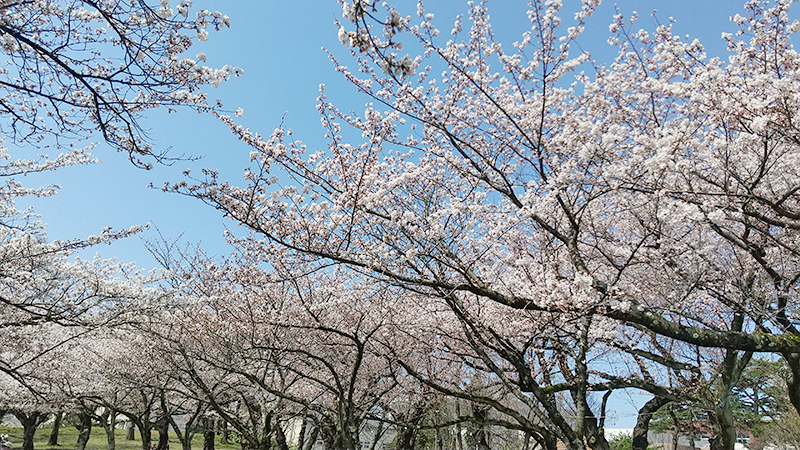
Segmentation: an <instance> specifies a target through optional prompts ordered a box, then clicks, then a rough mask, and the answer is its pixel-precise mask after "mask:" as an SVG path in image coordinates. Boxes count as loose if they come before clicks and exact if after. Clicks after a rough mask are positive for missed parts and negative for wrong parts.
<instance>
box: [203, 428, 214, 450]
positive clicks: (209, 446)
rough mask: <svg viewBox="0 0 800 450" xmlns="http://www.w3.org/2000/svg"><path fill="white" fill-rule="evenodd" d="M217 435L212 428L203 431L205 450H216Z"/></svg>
mask: <svg viewBox="0 0 800 450" xmlns="http://www.w3.org/2000/svg"><path fill="white" fill-rule="evenodd" d="M215 437H216V433H214V430H213V429H211V428H206V429H205V431H203V450H214V438H215Z"/></svg>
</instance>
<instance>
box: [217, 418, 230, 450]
mask: <svg viewBox="0 0 800 450" xmlns="http://www.w3.org/2000/svg"><path fill="white" fill-rule="evenodd" d="M220 422H221V423H222V429H221V430H220V433H219V434H220V436H219V443H220V444H225V445H228V444H229V442H228V422H226V421H224V420H220Z"/></svg>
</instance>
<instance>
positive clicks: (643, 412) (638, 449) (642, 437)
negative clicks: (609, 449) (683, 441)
mask: <svg viewBox="0 0 800 450" xmlns="http://www.w3.org/2000/svg"><path fill="white" fill-rule="evenodd" d="M668 403H669V400H667V399H666V398H664V397H653V398H652V399H650V400H649V401H648V402H647V403H645V404H644V406H642V408H641V409H640V410H639V415H638V416H637V417H636V426H634V427H633V446H632V450H647V445H648V444H649V442H648V441H647V432H648V431H649V430H650V419H652V418H653V414H655V412H656V411H658V410H659V409H661V407H663V406H664V405H666V404H668ZM675 442H676V445H677V442H678V430H675Z"/></svg>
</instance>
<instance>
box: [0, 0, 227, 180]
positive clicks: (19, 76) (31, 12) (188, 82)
mask: <svg viewBox="0 0 800 450" xmlns="http://www.w3.org/2000/svg"><path fill="white" fill-rule="evenodd" d="M0 11H2V14H0V16H1V17H2V18H1V19H0V52H2V55H3V57H4V58H5V59H6V60H7V61H8V62H9V63H8V64H6V65H4V67H3V69H2V71H0V126H2V131H3V134H4V135H5V136H7V137H8V138H9V139H13V141H14V142H15V143H24V144H29V145H33V146H37V147H48V146H56V147H66V146H67V144H68V143H69V142H70V141H73V140H78V141H80V140H84V139H87V138H90V137H91V136H92V135H93V134H94V133H95V132H100V133H101V134H102V136H103V138H104V139H105V141H106V142H108V143H109V144H110V145H111V146H112V147H114V148H116V149H117V150H120V151H123V152H126V153H128V155H130V158H131V160H132V161H134V162H135V163H136V164H138V165H141V166H145V167H148V166H149V165H150V163H149V162H146V161H145V160H143V159H142V157H144V156H154V157H155V158H156V160H159V159H162V158H165V157H166V156H165V155H164V154H163V153H161V152H158V151H154V149H153V147H152V145H151V144H150V142H149V141H148V138H147V136H146V134H145V133H144V131H143V130H142V129H141V127H140V126H139V121H140V118H141V116H142V113H143V112H144V111H146V110H147V109H152V108H156V107H161V106H164V107H168V108H174V107H178V106H188V107H191V108H195V109H198V110H201V111H203V110H208V109H210V108H212V107H211V106H209V105H208V104H207V102H206V95H205V94H204V93H203V92H202V91H201V88H202V87H203V86H206V85H210V86H216V85H218V84H219V83H220V82H221V81H223V80H225V79H227V78H229V77H230V76H231V75H233V74H236V75H238V74H239V73H240V71H239V70H238V69H234V68H232V67H229V66H224V67H222V68H219V69H215V68H211V67H207V66H205V65H203V63H204V62H205V60H206V57H205V55H203V54H202V53H200V54H197V55H196V56H193V55H187V54H186V52H187V51H188V50H189V48H190V47H191V46H192V45H193V43H195V42H196V41H204V40H206V39H207V38H208V34H209V33H208V31H209V30H211V29H216V30H219V29H220V28H223V27H227V26H229V20H228V17H227V16H225V15H223V14H221V13H219V12H216V11H209V10H205V9H198V8H196V7H192V2H191V1H185V0H181V1H179V2H177V3H175V2H170V1H169V0H163V1H160V2H158V3H156V2H145V1H128V0H126V1H108V0H99V1H94V0H60V1H49V0H41V1H4V2H2V4H0ZM190 17H191V18H190ZM190 56H191V57H190Z"/></svg>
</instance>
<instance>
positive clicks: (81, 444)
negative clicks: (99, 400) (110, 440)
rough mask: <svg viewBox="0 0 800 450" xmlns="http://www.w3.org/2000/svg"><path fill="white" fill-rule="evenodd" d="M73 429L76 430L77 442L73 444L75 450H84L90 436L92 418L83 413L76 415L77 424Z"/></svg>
mask: <svg viewBox="0 0 800 450" xmlns="http://www.w3.org/2000/svg"><path fill="white" fill-rule="evenodd" d="M75 428H77V429H78V442H77V443H76V444H75V450H85V449H86V444H87V443H88V442H89V437H90V436H91V434H92V416H91V415H90V414H89V413H88V412H85V411H81V412H80V413H78V423H77V425H75Z"/></svg>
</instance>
